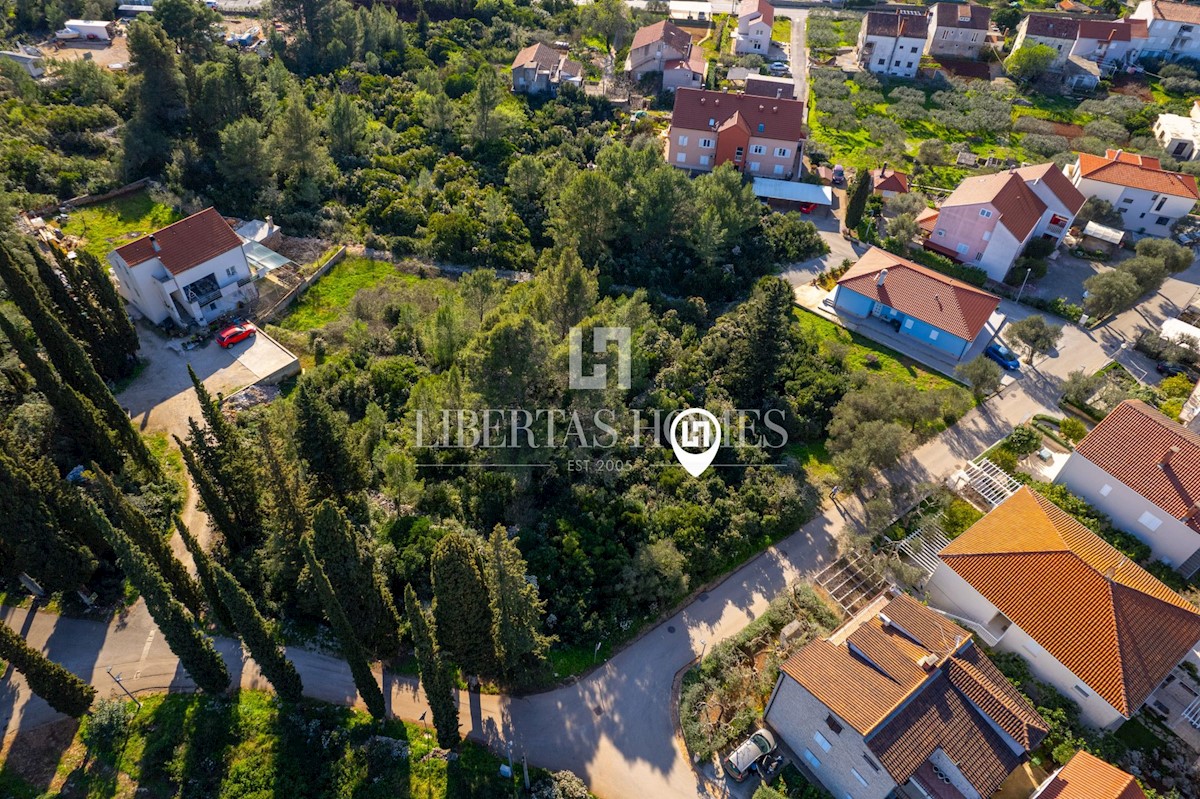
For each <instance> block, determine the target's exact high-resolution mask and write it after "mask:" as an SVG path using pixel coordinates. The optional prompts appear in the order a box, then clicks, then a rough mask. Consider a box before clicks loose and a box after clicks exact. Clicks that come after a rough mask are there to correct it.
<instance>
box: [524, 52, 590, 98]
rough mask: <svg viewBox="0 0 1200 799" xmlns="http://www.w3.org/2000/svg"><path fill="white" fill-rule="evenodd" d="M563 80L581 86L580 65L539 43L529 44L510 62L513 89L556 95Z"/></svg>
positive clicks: (581, 68)
mask: <svg viewBox="0 0 1200 799" xmlns="http://www.w3.org/2000/svg"><path fill="white" fill-rule="evenodd" d="M564 83H573V84H575V85H576V86H581V85H583V65H582V64H580V63H579V62H578V61H572V60H571V59H569V58H567V54H566V53H560V52H559V51H557V50H555V49H553V48H552V47H547V46H546V45H544V44H542V43H541V42H537V43H535V44H531V45H529V46H528V47H526V48H525V49H524V50H522V51H521V52H519V53H517V57H516V58H514V59H513V62H512V84H513V91H514V92H517V93H519V94H543V93H549V94H557V93H558V89H559V87H560V86H562V85H563V84H564Z"/></svg>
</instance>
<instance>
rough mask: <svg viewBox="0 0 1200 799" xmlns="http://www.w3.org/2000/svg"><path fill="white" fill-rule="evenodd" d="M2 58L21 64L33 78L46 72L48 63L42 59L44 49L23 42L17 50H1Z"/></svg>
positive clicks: (0, 56)
mask: <svg viewBox="0 0 1200 799" xmlns="http://www.w3.org/2000/svg"><path fill="white" fill-rule="evenodd" d="M0 58H5V59H8V60H9V61H15V62H16V63H18V64H20V65H21V67H22V69H24V70H25V71H26V72H28V73H29V77H31V78H40V77H42V76H43V75H45V74H46V63H45V61H43V59H42V51H41V50H39V49H37V48H36V47H30V46H29V45H27V44H22V45H19V46H18V49H16V50H0Z"/></svg>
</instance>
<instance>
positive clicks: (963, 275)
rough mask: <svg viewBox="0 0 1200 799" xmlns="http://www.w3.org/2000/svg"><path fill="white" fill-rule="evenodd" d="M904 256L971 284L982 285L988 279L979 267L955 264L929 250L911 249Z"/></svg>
mask: <svg viewBox="0 0 1200 799" xmlns="http://www.w3.org/2000/svg"><path fill="white" fill-rule="evenodd" d="M906 257H907V258H908V259H909V260H912V261H916V262H917V263H919V264H921V265H922V266H927V267H929V268H930V269H932V270H934V271H935V272H941V273H942V274H943V275H946V276H947V277H952V278H954V279H955V280H961V281H962V282H964V283H970V284H971V285H972V286H982V285H983V284H984V283H987V280H988V276H987V272H985V271H984V270H982V269H980V268H979V267H977V266H964V265H962V264H956V263H955V262H954V261H951V260H950V259H949V258H947V257H945V256H944V255H938V254H937V253H935V252H930V251H929V250H913V251H912V252H911V253H909V254H908V255H907V256H906Z"/></svg>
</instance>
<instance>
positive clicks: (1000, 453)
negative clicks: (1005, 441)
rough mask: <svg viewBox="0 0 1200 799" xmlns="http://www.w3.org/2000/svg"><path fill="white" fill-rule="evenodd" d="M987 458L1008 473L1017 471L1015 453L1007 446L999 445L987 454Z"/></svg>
mask: <svg viewBox="0 0 1200 799" xmlns="http://www.w3.org/2000/svg"><path fill="white" fill-rule="evenodd" d="M987 457H988V460H990V461H991V462H992V463H994V464H996V465H997V466H999V467H1000V468H1001V469H1003V470H1004V471H1006V472H1008V473H1009V474H1016V473H1017V453H1015V452H1013V451H1012V450H1011V449H1009V448H1008V447H1004V446H1000V447H996V448H995V449H993V450H992V451H991V452H989V453H988V454H987Z"/></svg>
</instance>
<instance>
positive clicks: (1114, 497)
mask: <svg viewBox="0 0 1200 799" xmlns="http://www.w3.org/2000/svg"><path fill="white" fill-rule="evenodd" d="M1147 468H1150V469H1154V468H1157V467H1155V466H1153V465H1151V466H1149V467H1147ZM1054 482H1056V483H1060V484H1062V485H1065V486H1066V487H1067V488H1069V489H1071V491H1072V492H1073V493H1075V494H1078V495H1079V496H1081V497H1083V498H1084V499H1086V500H1087V501H1088V502H1090V503H1091V504H1092V505H1095V506H1096V507H1097V508H1099V509H1100V510H1102V511H1104V512H1105V513H1107V514H1108V515H1109V516H1110V517H1111V518H1112V520H1113V524H1115V525H1116V526H1117V527H1119V528H1121V529H1122V530H1127V531H1129V532H1130V533H1132V534H1133V535H1135V536H1137V537H1138V539H1139V540H1141V541H1144V542H1145V543H1146V544H1148V545H1149V546H1150V549H1151V550H1152V551H1153V553H1154V557H1156V558H1159V559H1161V560H1165V561H1167V562H1168V563H1170V564H1171V565H1172V566H1178V565H1179V564H1181V563H1183V562H1184V561H1185V560H1187V559H1188V558H1189V557H1191V555H1192V553H1194V552H1195V551H1196V550H1197V549H1200V533H1197V532H1196V531H1194V530H1192V529H1191V528H1190V527H1188V526H1187V525H1186V524H1184V523H1183V522H1181V521H1179V520H1178V519H1176V518H1173V517H1172V516H1171V515H1170V514H1168V513H1167V512H1166V511H1164V510H1163V509H1162V508H1160V507H1158V506H1157V505H1155V504H1154V503H1153V502H1150V501H1149V500H1148V499H1146V498H1145V497H1143V496H1142V495H1141V494H1139V493H1138V492H1136V491H1134V490H1133V489H1132V488H1130V487H1129V486H1127V485H1125V484H1124V483H1122V482H1121V481H1120V480H1117V479H1116V478H1114V477H1113V476H1111V475H1110V474H1108V473H1107V472H1105V471H1104V470H1103V469H1101V468H1100V467H1099V466H1097V465H1096V464H1094V463H1092V462H1091V461H1089V460H1088V459H1087V458H1085V457H1083V456H1082V455H1080V454H1079V453H1078V452H1074V453H1072V454H1071V457H1070V458H1068V459H1067V464H1066V465H1065V466H1064V467H1063V468H1062V471H1060V472H1059V473H1058V476H1057V477H1055V478H1054ZM1143 514H1149V516H1148V517H1147V518H1146V522H1150V523H1151V524H1153V522H1152V520H1151V518H1150V517H1153V519H1157V520H1158V522H1159V526H1158V528H1157V529H1155V530H1151V529H1150V528H1149V527H1147V526H1146V523H1144V522H1143V521H1142V518H1143Z"/></svg>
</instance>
